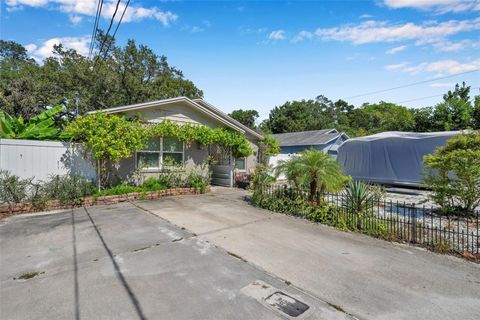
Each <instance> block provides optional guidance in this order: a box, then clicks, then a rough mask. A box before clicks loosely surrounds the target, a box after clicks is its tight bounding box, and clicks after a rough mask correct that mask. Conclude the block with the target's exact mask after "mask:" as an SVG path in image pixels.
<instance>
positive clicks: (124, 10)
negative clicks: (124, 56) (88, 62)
mask: <svg viewBox="0 0 480 320" xmlns="http://www.w3.org/2000/svg"><path fill="white" fill-rule="evenodd" d="M129 4H130V0H128V1H127V4H126V5H125V8H123V12H122V16H121V17H120V20H119V21H118V23H117V27H116V28H115V31H114V32H113V35H112V39H113V40H115V35H116V34H117V31H118V28H119V27H120V24H121V23H122V20H123V16H124V15H125V12H126V11H127V8H128V5H129ZM111 45H112V41H110V42H109V43H108V47H107V50H105V54H104V55H103V60H105V58H106V57H107V54H108V50H110V46H111Z"/></svg>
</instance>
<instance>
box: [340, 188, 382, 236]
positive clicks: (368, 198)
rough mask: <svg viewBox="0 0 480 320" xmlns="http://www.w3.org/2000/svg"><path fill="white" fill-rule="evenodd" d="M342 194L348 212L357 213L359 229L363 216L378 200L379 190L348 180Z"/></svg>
mask: <svg viewBox="0 0 480 320" xmlns="http://www.w3.org/2000/svg"><path fill="white" fill-rule="evenodd" d="M375 188H376V190H375ZM344 195H345V197H344V202H343V207H344V208H345V210H346V211H347V212H348V213H350V214H354V215H357V218H358V219H357V228H358V229H360V230H361V229H362V228H363V223H362V219H363V216H364V214H368V212H370V211H371V210H373V207H374V204H375V203H376V202H377V201H380V199H381V197H382V195H381V190H379V189H378V187H373V186H371V185H369V184H367V183H364V182H362V181H358V180H356V181H349V182H348V184H347V187H346V188H345V193H344Z"/></svg>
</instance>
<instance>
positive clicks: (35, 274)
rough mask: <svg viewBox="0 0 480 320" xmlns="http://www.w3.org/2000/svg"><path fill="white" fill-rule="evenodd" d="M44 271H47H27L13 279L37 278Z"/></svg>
mask: <svg viewBox="0 0 480 320" xmlns="http://www.w3.org/2000/svg"><path fill="white" fill-rule="evenodd" d="M44 273H45V271H42V272H27V273H24V274H21V275H20V276H18V278H13V280H29V279H32V278H35V277H36V276H38V275H41V274H44Z"/></svg>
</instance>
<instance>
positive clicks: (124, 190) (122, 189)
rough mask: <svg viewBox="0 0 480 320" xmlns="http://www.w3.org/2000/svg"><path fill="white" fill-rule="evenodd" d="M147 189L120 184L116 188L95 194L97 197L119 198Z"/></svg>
mask: <svg viewBox="0 0 480 320" xmlns="http://www.w3.org/2000/svg"><path fill="white" fill-rule="evenodd" d="M144 190H145V189H144V188H143V187H139V186H129V185H126V184H119V185H117V186H115V187H112V188H108V189H104V190H102V191H100V192H97V193H96V194H95V197H101V196H117V195H125V194H128V193H132V192H142V191H144Z"/></svg>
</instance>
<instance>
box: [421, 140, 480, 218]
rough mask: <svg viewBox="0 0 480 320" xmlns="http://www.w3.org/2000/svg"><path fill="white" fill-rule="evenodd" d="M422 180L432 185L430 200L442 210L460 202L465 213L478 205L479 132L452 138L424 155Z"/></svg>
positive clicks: (479, 189)
mask: <svg viewBox="0 0 480 320" xmlns="http://www.w3.org/2000/svg"><path fill="white" fill-rule="evenodd" d="M424 162H425V167H426V168H427V169H431V171H430V172H428V173H427V174H426V177H425V181H424V182H425V184H426V186H427V187H429V188H430V189H432V196H431V198H432V200H433V201H435V202H436V203H437V204H439V205H440V206H441V207H442V210H443V211H444V212H447V213H448V212H451V211H452V210H455V207H456V206H460V209H461V211H462V213H464V214H465V215H470V214H473V212H474V210H475V208H476V207H477V206H479V205H480V132H473V133H468V134H462V135H458V136H455V137H453V138H451V139H450V140H449V141H448V142H447V144H446V145H445V146H443V147H440V148H437V150H436V151H435V152H434V153H433V154H430V155H426V156H425V157H424Z"/></svg>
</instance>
